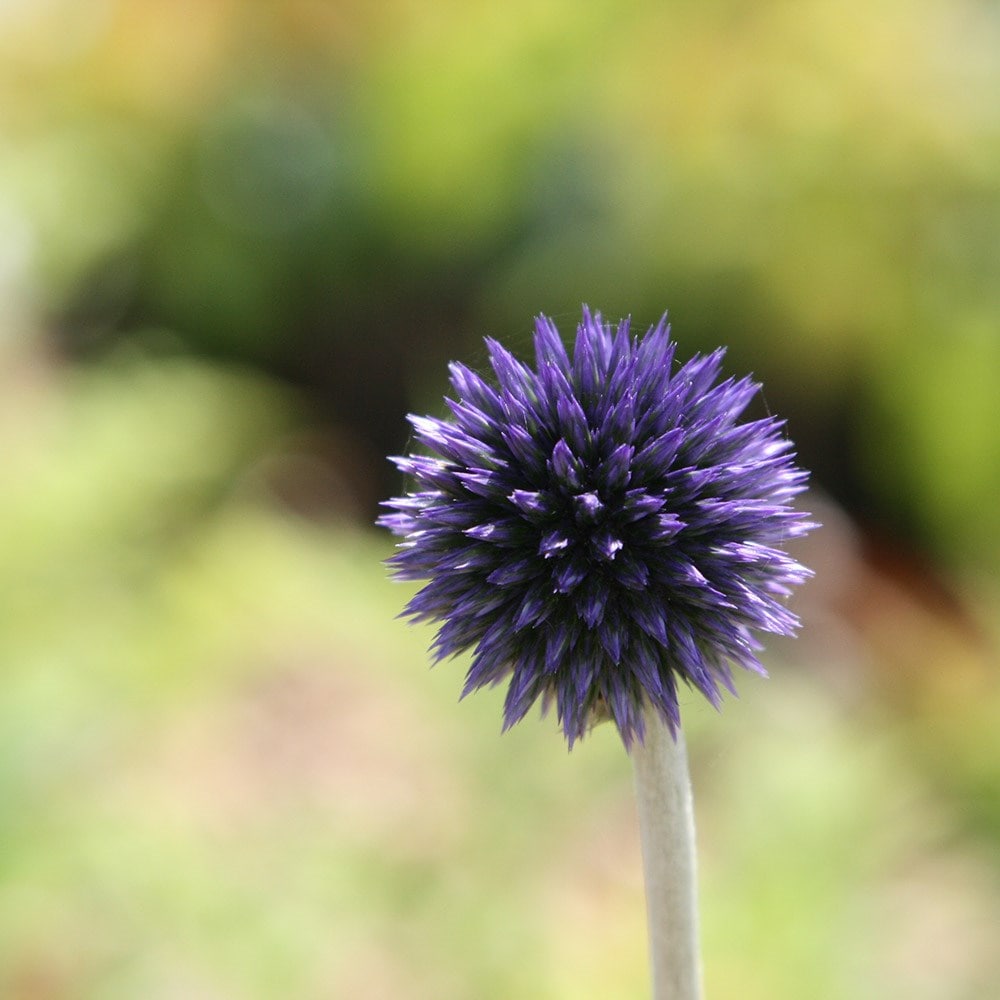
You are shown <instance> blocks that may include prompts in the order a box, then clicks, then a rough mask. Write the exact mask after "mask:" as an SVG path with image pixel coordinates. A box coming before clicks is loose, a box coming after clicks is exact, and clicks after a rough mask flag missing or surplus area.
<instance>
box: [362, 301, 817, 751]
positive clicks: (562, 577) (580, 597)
mask: <svg viewBox="0 0 1000 1000" xmlns="http://www.w3.org/2000/svg"><path fill="white" fill-rule="evenodd" d="M487 346H488V348H489V354H490V362H491V365H492V367H493V371H494V374H495V381H492V382H487V381H486V380H484V379H482V378H481V377H480V376H478V375H477V374H475V373H474V372H472V371H470V370H469V369H468V368H466V367H465V366H463V365H460V364H452V365H451V366H450V370H451V384H452V387H453V390H454V395H455V398H454V399H448V400H446V402H447V404H448V407H449V409H450V411H451V416H450V417H449V418H448V419H436V418H433V417H417V416H411V417H410V418H409V420H410V423H411V424H412V425H413V428H414V434H415V437H416V439H417V441H419V442H420V444H421V445H423V446H424V447H425V448H426V449H427V450H428V451H429V452H431V453H432V454H431V455H423V454H421V455H410V456H406V457H402V458H395V459H393V461H394V462H395V463H396V465H397V466H398V467H399V468H400V469H401V470H402V471H403V472H404V473H406V474H407V475H408V476H409V477H410V478H411V480H412V483H413V487H412V490H411V492H410V493H408V494H407V495H406V496H404V497H400V498H397V499H394V500H390V501H387V502H386V504H385V506H387V507H389V508H390V509H391V510H392V513H389V514H385V515H383V516H382V517H380V518H379V522H378V523H379V524H381V525H382V526H384V527H386V528H389V529H390V530H391V531H392V532H394V533H395V534H397V535H400V536H402V538H403V541H402V542H400V543H399V546H398V548H399V551H398V552H397V553H396V554H395V555H394V556H393V557H392V558H391V559H390V560H389V563H390V565H391V566H392V568H393V570H394V575H395V576H396V577H397V578H398V579H401V580H427V581H428V582H427V583H426V584H425V586H424V587H423V588H422V589H421V590H420V591H419V592H418V593H417V594H416V595H415V596H414V598H413V599H412V600H411V601H410V603H409V604H408V605H407V608H406V611H405V614H406V615H408V616H409V617H411V618H412V619H414V620H415V621H434V622H439V623H440V628H439V630H438V633H437V636H436V638H435V640H434V644H433V647H432V648H433V651H434V655H435V658H436V659H437V660H440V659H442V658H444V657H448V656H452V655H455V654H457V653H461V652H464V651H466V650H472V652H473V657H472V663H471V666H470V667H469V671H468V674H467V677H466V681H465V688H464V690H463V692H462V694H463V697H464V695H466V694H468V693H469V692H471V691H474V690H475V689H477V688H480V687H483V686H485V685H493V684H499V683H501V682H503V681H507V682H508V688H507V698H506V702H505V706H504V728H505V729H506V728H508V727H509V726H512V725H513V724H514V723H515V722H518V721H519V720H520V719H522V718H523V717H524V715H525V714H526V713H527V712H528V710H529V709H530V708H531V706H532V705H533V704H534V703H535V702H536V701H538V700H539V699H541V701H542V705H543V707H548V706H549V705H550V704H552V703H554V704H555V707H556V712H557V715H558V717H559V721H560V723H561V724H562V728H563V731H564V732H565V734H566V737H567V739H568V741H569V744H570V746H572V744H573V742H574V740H576V739H579V738H580V737H582V736H583V735H584V734H585V733H586V732H587V730H588V729H589V727H590V726H591V725H592V724H593V723H594V721H595V720H597V719H600V718H610V719H611V720H613V721H614V723H615V725H616V726H617V727H618V730H619V732H620V733H621V737H622V740H623V741H624V743H625V745H626V746H629V745H630V744H631V742H632V740H633V739H634V738H638V739H640V740H641V739H642V736H643V711H644V709H645V707H646V706H651V707H652V708H653V709H654V710H655V711H657V712H658V713H659V714H660V716H661V717H662V718H663V720H664V721H665V722H666V723H667V725H668V726H669V727H670V729H671V731H674V732H676V729H677V727H678V726H679V725H680V709H679V705H678V691H677V688H678V681H680V682H682V683H684V684H687V685H689V686H691V687H694V688H697V689H698V690H700V691H701V692H702V693H703V694H704V695H705V697H706V698H708V700H709V701H710V702H711V703H712V704H713V705H716V706H718V705H719V704H720V703H721V699H722V689H726V690H729V691H731V692H734V687H733V678H732V671H731V666H732V665H736V666H738V667H742V668H744V669H746V670H752V671H754V672H756V673H760V674H763V673H764V669H763V667H762V666H761V664H760V662H759V660H758V659H757V656H756V653H757V652H758V651H759V650H760V648H761V646H760V643H759V642H758V640H757V639H756V638H755V634H756V633H758V632H773V633H779V634H782V635H788V634H790V633H791V632H793V631H794V630H795V628H796V627H797V626H798V620H797V618H796V617H795V615H793V614H792V613H791V612H790V611H788V609H787V608H786V607H785V605H784V603H783V599H784V598H785V597H787V596H788V595H789V593H790V592H791V589H792V588H793V587H794V586H795V585H796V584H799V583H802V581H803V580H805V579H806V578H807V577H808V576H809V575H811V574H810V571H809V570H807V569H806V568H805V567H803V566H801V565H800V564H799V563H797V562H796V561H795V560H794V559H792V558H791V557H790V556H789V555H787V554H786V553H785V552H784V551H783V550H782V548H781V546H782V544H783V543H784V542H786V541H787V540H788V539H790V538H794V537H796V536H799V535H803V534H805V533H806V532H807V531H809V530H810V529H811V528H813V527H814V526H815V525H814V524H812V523H811V522H810V521H809V519H808V515H805V514H803V513H801V512H800V511H798V510H796V509H794V508H792V507H791V506H790V501H791V500H792V499H793V498H794V497H795V496H796V495H797V494H799V493H801V492H802V491H803V490H804V489H805V483H806V479H807V473H805V472H803V471H802V470H801V469H799V468H797V467H796V466H795V464H794V460H793V459H794V453H793V451H792V445H791V443H790V442H789V441H788V440H787V439H786V438H785V437H784V435H783V422H782V421H780V420H776V419H774V418H772V417H767V418H766V419H763V420H757V421H753V422H747V423H739V417H740V415H741V414H742V413H743V411H744V410H745V408H746V407H747V405H748V404H749V402H750V400H751V399H752V398H753V397H754V395H755V394H756V393H757V391H758V390H759V388H760V386H759V385H758V384H757V383H755V382H753V381H752V380H751V379H749V378H743V379H739V380H736V379H731V378H730V379H726V380H725V381H719V376H720V370H721V363H722V356H723V353H724V352H723V351H722V350H718V351H715V352H714V353H712V354H708V355H704V356H700V355H699V356H695V357H694V358H692V359H691V360H690V361H688V362H687V363H686V364H684V365H682V366H680V367H678V368H677V369H676V370H674V348H675V345H674V344H673V343H672V342H671V341H670V328H669V326H668V325H667V323H666V317H664V318H663V319H662V320H661V321H660V322H659V323H658V324H656V326H654V327H652V328H651V329H650V330H649V332H648V333H646V335H645V336H644V337H641V338H639V337H632V336H630V332H629V322H628V320H623V321H622V322H621V323H619V324H618V327H617V329H616V330H613V329H612V328H611V326H610V325H609V324H605V323H603V322H602V320H601V317H600V314H594V315H592V314H591V313H590V312H589V310H587V309H586V308H585V309H584V313H583V321H582V322H581V323H580V325H579V327H578V329H577V335H576V344H575V346H574V349H573V353H572V355H570V354H568V353H567V351H566V349H565V347H564V346H563V343H562V340H561V339H560V336H559V333H558V331H557V330H556V328H555V326H554V325H553V323H552V321H551V320H549V319H547V318H546V317H544V316H540V317H539V318H538V320H537V322H536V325H535V355H536V364H535V367H534V368H530V367H528V366H527V365H525V364H523V363H521V362H520V361H518V360H517V359H516V358H514V357H513V355H511V354H510V353H509V352H508V351H507V350H505V349H504V348H503V347H502V346H501V345H500V344H498V343H497V342H496V341H493V340H487ZM734 693H735V692H734Z"/></svg>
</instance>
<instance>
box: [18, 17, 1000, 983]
mask: <svg viewBox="0 0 1000 1000" xmlns="http://www.w3.org/2000/svg"><path fill="white" fill-rule="evenodd" d="M997 51H1000V8H998V6H997V5H996V4H995V3H993V2H988V0H948V2H944V0H921V2H916V0H911V2H903V0H875V2H865V3H863V2H860V0H847V2H843V3H840V4H836V5H834V4H829V3H823V2H820V0H804V2H799V3H788V2H779V0H766V2H762V3H757V4H754V5H748V4H744V3H735V2H728V0H714V2H713V0H709V2H701V3H690V2H676V3H672V4H662V3H653V2H633V3H611V2H600V0H598V2H593V3H570V2H568V0H542V2H531V3H529V2H526V0H511V2H508V3H507V4H504V5H499V4H487V3H481V2H468V0H466V2H462V3H458V2H456V0H440V2H435V3H430V4H415V3H406V2H403V0H387V2H386V3H383V4H377V5H373V4H366V3H361V2H360V0H343V2H323V0H289V2H284V3H267V2H264V0H257V2H253V0H198V2H193V0H192V2H183V3H178V2H173V0H171V2H168V0H100V2H95V3H87V4H79V3H74V2H70V0H47V2H45V3H34V2H28V0H8V2H7V3H5V4H2V5H0V302H2V308H0V671H2V673H0V677H2V696H0V997H3V998H4V1000H6V998H11V1000H42V998H46V1000H47V998H52V1000H63V998H65V1000H70V998H73V1000H77V998H79V1000H105V998H107V1000H117V998H121V1000H132V998H135V997H142V998H149V1000H160V998H171V1000H172V998H184V1000H217V998H219V1000H230V998H232V1000H244V998H272V997H296V998H299V997H301V998H303V1000H312V998H316V1000H327V998H360V1000H378V998H393V1000H396V998H399V1000H409V998H427V1000H451V998H454V1000H470V998H471V1000H490V998H496V1000H509V998H512V997H514V998H521V997H524V998H527V1000H534V998H538V1000H555V998H567V1000H569V998H574V1000H577V998H584V1000H586V998H594V1000H604V998H608V997H623V998H626V997H637V998H638V997H642V996H645V995H647V990H648V985H647V981H648V976H647V971H646V954H645V927H644V910H643V906H644V904H643V898H642V884H641V873H640V868H639V855H638V835H637V831H636V829H635V819H634V812H633V808H634V807H633V803H632V796H631V777H630V771H629V762H628V759H627V757H626V755H625V753H624V752H623V750H622V748H621V745H620V742H619V741H618V740H617V737H616V736H615V734H614V733H613V731H611V730H610V729H609V728H608V727H603V728H599V729H598V730H597V731H595V732H594V733H593V734H592V736H591V737H590V738H588V739H587V740H585V741H584V742H583V743H582V744H580V745H579V746H578V747H575V748H574V750H573V751H572V753H569V754H568V753H567V752H566V748H565V743H564V741H563V739H562V737H561V735H560V734H559V732H558V730H557V725H556V723H555V721H554V720H553V719H551V718H548V719H544V720H541V721H539V719H538V718H537V715H532V716H531V717H529V719H527V720H526V721H525V722H524V723H523V724H522V725H520V726H518V727H517V728H515V729H514V730H513V731H511V732H509V733H507V734H505V735H503V736H501V735H500V732H499V729H500V718H501V705H502V692H501V691H496V692H488V693H485V694H477V695H476V696H475V697H472V698H470V699H468V700H467V701H465V702H463V703H462V704H461V705H457V704H456V698H457V695H458V692H459V690H460V688H461V682H462V664H461V663H446V664H443V665H442V666H441V667H439V668H438V669H436V670H435V671H433V672H431V671H428V669H427V662H428V659H427V655H426V647H427V645H428V644H429V642H430V639H431V634H430V633H429V632H428V631H426V630H422V629H418V628H411V627H408V626H406V625H404V624H402V623H401V622H399V621H398V620H396V618H395V616H396V614H397V613H398V612H399V610H400V609H401V607H402V605H403V603H404V602H405V600H406V598H407V596H408V593H409V590H408V589H407V587H405V586H402V585H394V584H392V583H389V582H388V581H387V580H386V578H385V571H384V568H383V566H382V565H381V560H382V559H383V558H384V557H385V556H386V555H388V554H389V552H390V551H391V541H390V540H389V539H388V538H387V537H385V536H384V535H383V534H381V533H379V532H377V531H376V530H375V529H374V528H373V527H372V526H371V522H372V520H373V518H374V516H375V513H376V501H377V500H378V499H380V498H381V497H383V496H385V495H386V494H387V493H388V492H389V491H399V490H401V489H402V488H403V484H402V482H400V481H399V479H398V478H397V477H396V476H395V474H394V473H393V472H392V470H391V468H390V467H389V466H388V465H387V464H386V463H384V461H383V459H382V455H383V454H384V453H385V452H386V451H401V450H403V449H404V448H405V447H406V441H407V431H406V428H405V424H404V423H403V419H402V417H403V414H404V413H405V412H406V410H407V409H412V410H415V411H417V412H427V411H435V412H437V411H439V410H440V397H441V394H442V393H443V392H444V391H445V389H446V384H445V362H446V360H447V359H448V358H450V357H456V358H461V359H462V360H464V361H466V362H468V363H470V364H473V365H481V364H482V363H483V360H484V353H483V349H482V346H481V339H480V338H481V336H482V335H485V334H489V335H494V336H499V337H501V338H502V339H504V340H505V341H507V342H509V343H510V344H511V345H512V346H513V347H515V348H516V349H518V350H523V349H524V348H525V346H526V345H527V344H528V342H529V337H530V330H531V318H532V316H534V315H535V314H537V313H538V312H540V311H544V312H546V313H549V314H552V315H554V316H555V317H556V318H557V321H558V322H559V324H560V326H561V328H562V329H563V332H564V333H566V334H569V333H570V331H571V329H572V327H573V325H574V323H575V321H576V318H577V317H578V316H579V309H580V304H581V302H588V303H589V304H590V305H592V306H593V307H595V308H599V309H601V310H602V311H603V312H604V314H605V315H606V316H607V317H609V318H617V317H618V316H620V315H622V314H626V313H630V314H632V315H633V316H634V318H635V322H636V324H637V325H639V326H643V325H645V324H646V323H648V322H651V321H653V320H655V319H656V318H657V317H658V316H659V315H660V314H661V313H662V312H663V311H664V310H665V309H669V310H670V315H671V318H672V320H673V323H674V334H675V337H676V339H677V340H678V341H679V344H680V352H681V354H690V353H692V352H693V351H695V350H700V349H704V348H707V347H714V346H716V345H718V344H726V345H728V346H729V348H730V353H729V356H728V359H727V370H728V371H729V372H731V373H734V374H739V373H742V372H743V371H746V370H753V371H754V372H755V373H756V374H757V375H758V376H759V377H760V378H761V379H762V380H763V381H764V383H765V386H766V388H765V396H764V400H763V401H762V403H761V404H759V405H760V406H761V407H767V409H769V410H771V411H773V412H775V413H777V414H779V415H782V416H787V417H788V418H789V433H790V434H791V436H792V437H793V438H794V439H795V440H796V441H797V442H798V443H799V445H800V456H801V460H802V462H803V464H805V465H807V466H809V467H810V468H813V469H814V470H815V473H816V475H815V478H814V490H813V492H812V493H811V494H810V495H809V496H808V498H807V504H806V505H807V506H808V508H809V509H811V510H813V511H814V512H815V513H816V514H817V516H818V518H819V519H820V520H821V521H823V523H824V528H823V530H822V531H820V532H817V533H816V534H815V535H814V536H813V537H812V538H810V539H808V540H806V541H805V542H803V543H802V545H801V548H800V550H799V554H800V555H801V557H802V558H803V559H804V560H805V561H806V562H808V563H809V564H810V565H811V566H812V567H813V568H814V569H815V570H816V573H817V576H816V579H815V580H814V581H812V582H811V583H810V584H808V585H807V586H806V587H804V588H803V589H802V591H801V593H800V594H799V595H797V597H796V599H795V604H794V607H795V608H796V610H797V611H798V612H799V613H800V614H801V616H802V618H803V621H804V628H803V631H802V633H801V636H800V637H799V638H798V639H796V640H794V641H780V642H774V643H771V644H770V646H769V650H768V653H767V660H766V662H767V664H768V667H769V669H770V671H771V675H772V676H771V679H770V680H769V681H766V682H764V681H762V680H760V679H759V678H756V677H752V676H746V677H744V678H741V680H740V689H741V697H740V699H739V700H731V701H730V702H729V703H728V704H727V705H726V707H725V709H724V710H723V712H722V713H721V714H719V715H717V714H715V713H714V712H712V711H711V709H709V708H708V707H707V706H705V705H703V704H702V703H701V702H699V700H698V699H697V698H695V697H694V696H693V695H689V696H688V697H687V698H686V699H685V702H684V705H683V712H684V719H685V726H686V729H687V731H688V738H689V743H690V748H691V756H692V768H693V778H694V785H695V800H696V810H697V815H698V825H699V831H698V835H699V856H700V869H701V871H700V875H701V896H702V928H703V938H704V959H705V978H706V989H707V995H708V996H709V997H717V998H728V997H739V998H741V1000H756V998H760V1000H765V998H766V1000H776V998H789V1000H792V998H800V997H803V996H809V997H817V998H830V1000H841V998H842V1000H867V998H871V1000H876V998H879V1000H881V998H885V997H895V996H899V997H907V998H909V1000H989V998H990V997H992V996H994V995H995V989H996V986H995V984H996V983H997V982H998V981H1000V952H998V950H997V941H998V940H1000V764H998V761H1000V691H998V686H997V656H996V646H997V641H996V640H997V636H998V632H1000V627H998V626H1000V584H998V570H1000V504H998V503H997V495H998V491H1000V490H998V488H1000V406H998V403H997V396H998V393H997V389H996V384H997V377H998V374H1000V328H998V323H1000V102H998V101H997V98H996V96H995V95H996V94H997V93H1000V63H998V61H997V59H996V52H997Z"/></svg>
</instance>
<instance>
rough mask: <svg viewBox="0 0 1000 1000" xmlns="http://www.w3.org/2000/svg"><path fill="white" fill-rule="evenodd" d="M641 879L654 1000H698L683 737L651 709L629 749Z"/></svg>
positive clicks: (691, 824) (691, 827)
mask: <svg viewBox="0 0 1000 1000" xmlns="http://www.w3.org/2000/svg"><path fill="white" fill-rule="evenodd" d="M631 756H632V765H633V767H634V769H635V792H636V800H637V803H638V807H639V835H640V839H641V842H642V867H643V873H644V875H645V882H646V914H647V918H648V921H649V949H650V958H651V960H652V967H653V1000H699V998H700V997H701V966H700V961H699V958H698V908H697V889H696V877H695V844H694V809H693V807H692V803H691V779H690V777H689V775H688V764H687V751H686V750H685V747H684V736H683V734H682V733H681V732H680V731H678V733H677V738H676V741H675V740H674V738H673V736H672V735H671V733H670V730H669V729H668V728H667V726H666V724H665V723H664V722H663V721H662V720H661V719H660V717H659V715H658V714H657V713H656V712H647V714H646V736H645V741H644V742H643V743H638V742H636V743H635V744H633V746H632V751H631Z"/></svg>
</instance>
